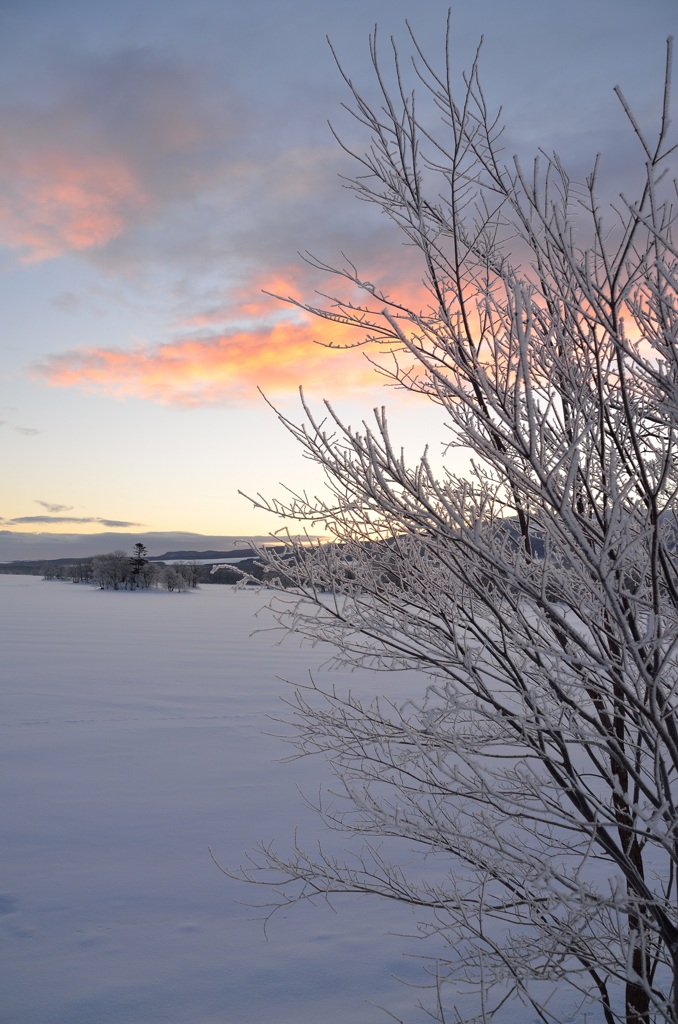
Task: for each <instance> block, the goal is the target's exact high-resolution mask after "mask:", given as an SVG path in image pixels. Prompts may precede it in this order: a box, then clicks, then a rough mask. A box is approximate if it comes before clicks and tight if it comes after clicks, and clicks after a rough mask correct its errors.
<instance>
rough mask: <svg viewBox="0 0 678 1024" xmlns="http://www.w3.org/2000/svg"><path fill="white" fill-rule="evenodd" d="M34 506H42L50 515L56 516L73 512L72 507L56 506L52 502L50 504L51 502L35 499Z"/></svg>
mask: <svg viewBox="0 0 678 1024" xmlns="http://www.w3.org/2000/svg"><path fill="white" fill-rule="evenodd" d="M35 504H36V505H42V507H43V508H46V509H47V511H48V512H51V513H52V514H56V513H57V512H72V511H73V505H57V504H55V503H54V502H51V501H40V499H39V498H36V499H35Z"/></svg>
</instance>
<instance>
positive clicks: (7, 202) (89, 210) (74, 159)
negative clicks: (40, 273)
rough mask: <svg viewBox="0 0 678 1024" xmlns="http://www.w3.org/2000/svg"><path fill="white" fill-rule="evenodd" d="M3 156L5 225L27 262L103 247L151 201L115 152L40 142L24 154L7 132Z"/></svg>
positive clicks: (0, 192)
mask: <svg viewBox="0 0 678 1024" xmlns="http://www.w3.org/2000/svg"><path fill="white" fill-rule="evenodd" d="M3 134H4V138H3V137H2V135H3ZM0 153H3V154H4V155H3V156H2V157H0V227H1V229H2V234H3V237H4V240H5V244H8V245H10V246H11V247H12V248H15V249H18V250H19V251H20V252H21V254H22V259H23V260H24V262H37V261H40V260H45V259H50V258H52V257H54V256H59V255H61V254H62V253H64V252H69V251H75V252H79V251H82V250H84V249H89V248H91V247H93V246H101V245H103V244H105V243H106V242H108V241H110V240H111V239H113V238H115V237H116V236H117V235H119V234H120V233H121V232H122V230H123V228H124V226H125V222H126V220H127V219H128V218H129V217H130V216H131V214H132V213H133V212H134V211H135V210H138V209H139V208H140V207H143V206H144V205H145V204H146V203H147V201H148V196H147V194H146V192H145V191H144V189H143V188H142V186H141V184H140V183H139V181H138V180H137V178H136V176H135V174H134V171H133V169H132V168H131V167H130V166H129V165H128V164H126V163H125V161H124V160H123V159H122V158H121V157H119V156H116V155H115V154H112V153H109V154H105V153H102V154H96V153H88V152H84V151H83V152H79V153H76V152H66V151H64V150H59V149H55V148H52V147H51V146H49V145H46V146H40V145H37V144H36V145H31V146H27V147H24V150H23V152H21V151H17V147H16V146H14V145H13V144H12V140H8V139H7V133H6V132H5V133H2V131H0Z"/></svg>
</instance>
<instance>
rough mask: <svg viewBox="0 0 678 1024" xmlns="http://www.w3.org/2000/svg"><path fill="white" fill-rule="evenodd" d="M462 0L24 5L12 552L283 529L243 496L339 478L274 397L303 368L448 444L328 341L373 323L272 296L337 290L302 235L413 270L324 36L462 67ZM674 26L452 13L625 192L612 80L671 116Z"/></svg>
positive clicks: (332, 255) (506, 1)
mask: <svg viewBox="0 0 678 1024" xmlns="http://www.w3.org/2000/svg"><path fill="white" fill-rule="evenodd" d="M447 8H448V3H447V0H444V2H439V0H425V2H424V3H419V4H417V5H414V4H412V3H407V2H405V0H344V2H342V3H341V4H337V3H334V2H332V3H330V2H325V0H249V2H248V3H246V4H243V3H242V2H240V0H238V2H235V0H173V2H172V3H171V4H167V3H165V2H162V0H115V2H112V0H96V2H92V0H59V3H54V2H53V0H20V2H19V0H0V310H1V311H2V312H1V319H0V478H1V479H2V498H1V501H0V560H2V559H9V558H18V557H31V556H33V557H45V555H46V552H47V551H48V550H49V551H50V552H54V553H55V555H57V554H58V553H59V546H60V545H70V547H69V550H70V551H73V552H75V550H76V545H77V546H78V552H79V553H83V554H87V553H96V551H97V550H101V549H102V544H104V540H105V541H106V544H104V547H103V550H109V549H110V545H109V546H106V545H107V544H109V540H115V539H116V538H119V540H120V543H115V544H114V545H113V546H116V547H119V546H123V547H124V546H126V543H127V539H128V540H129V545H132V544H133V543H134V542H135V541H136V540H137V539H138V537H139V536H143V537H145V538H146V537H147V538H149V539H150V543H149V549H152V550H151V553H152V554H153V553H155V554H158V553H161V551H163V550H166V548H167V546H168V545H169V546H170V547H171V546H172V545H171V543H170V542H171V541H173V540H174V541H178V539H181V540H182V541H183V540H185V539H186V536H187V535H190V534H196V535H201V536H200V537H197V538H195V541H196V542H195V545H194V546H195V547H197V548H200V547H201V546H207V545H203V544H202V539H209V541H210V545H211V544H212V542H215V541H216V540H218V539H220V540H223V541H224V543H225V542H226V541H227V540H229V539H238V538H247V537H250V536H264V535H266V534H268V533H269V532H270V531H272V530H275V529H278V528H279V527H280V526H281V525H282V524H281V523H280V522H279V521H277V520H275V519H274V518H273V517H272V516H270V515H269V514H267V513H265V512H263V511H261V510H256V509H254V508H253V507H252V505H251V503H250V502H248V501H247V500H246V499H245V498H244V497H242V496H241V495H240V493H239V491H243V492H245V493H246V494H249V495H255V494H257V493H259V492H261V493H263V494H264V495H267V496H271V495H275V494H277V493H280V484H281V483H282V484H284V485H285V486H288V487H290V488H292V489H295V488H302V489H303V488H305V489H307V490H310V491H313V490H316V489H318V488H321V487H322V480H321V478H320V475H319V473H318V471H317V470H316V469H315V467H313V466H312V465H310V464H309V462H308V461H307V460H304V459H303V458H302V457H301V454H300V452H299V451H298V450H297V448H296V447H295V444H294V442H293V440H292V439H291V438H290V437H289V436H288V434H287V433H286V432H285V430H284V429H283V428H282V426H281V425H280V423H279V422H278V420H277V418H276V416H275V413H274V412H273V411H272V410H271V408H270V406H269V405H267V404H266V402H265V401H264V399H263V398H262V395H261V392H263V393H264V394H265V395H266V396H267V398H268V399H269V400H270V401H271V402H272V403H273V404H274V405H275V406H276V407H278V408H279V409H280V410H281V411H282V412H283V413H284V414H285V415H288V416H292V417H298V408H299V398H298V388H299V386H300V385H303V387H304V390H305V393H306V395H307V397H308V398H309V400H310V402H311V403H312V405H313V406H314V407H318V408H319V407H320V406H321V403H322V400H323V399H329V400H330V401H331V402H332V403H333V405H334V406H335V407H336V408H337V409H338V410H339V412H340V413H341V415H342V418H343V419H344V420H345V421H347V422H349V423H353V424H357V423H359V422H360V421H361V420H362V419H363V418H365V417H369V416H370V413H371V410H372V408H373V407H375V406H377V405H379V406H380V405H383V404H385V405H386V406H387V409H388V410H389V412H390V416H391V421H392V425H393V434H394V437H395V440H396V441H397V442H398V443H402V444H403V445H405V448H406V451H407V452H409V453H411V457H413V458H416V457H417V456H418V455H419V454H420V452H421V450H422V449H423V447H424V445H425V444H426V443H431V445H432V446H433V448H434V451H435V450H437V449H436V447H435V446H436V445H438V449H439V448H440V442H441V441H442V440H444V438H445V435H444V432H442V430H441V424H440V422H439V421H438V419H437V416H436V413H435V411H434V410H432V409H427V408H426V407H425V406H422V405H421V403H418V404H417V403H415V402H414V400H413V399H411V398H408V397H407V396H404V395H403V394H400V393H398V392H395V391H393V390H392V389H385V388H384V386H383V383H382V381H381V379H380V378H379V377H378V376H377V375H376V374H375V372H374V370H373V368H372V366H371V364H370V363H369V361H368V360H367V359H366V358H365V352H364V350H363V349H362V348H361V349H358V350H355V349H354V350H350V351H329V350H328V349H326V348H324V347H323V346H322V345H319V344H317V342H318V341H320V342H322V341H325V342H328V341H334V342H345V343H347V344H350V343H351V341H352V340H356V339H355V338H352V337H350V336H345V335H341V336H339V334H338V333H337V329H336V328H332V331H331V332H330V329H329V328H328V325H327V324H326V323H323V322H318V321H314V320H313V319H312V318H311V317H310V316H309V315H306V314H303V313H301V312H300V311H299V310H298V309H296V308H294V307H290V306H288V305H285V304H284V303H282V302H280V301H278V300H276V299H274V298H272V297H271V296H270V295H269V294H267V293H268V292H273V293H274V294H282V295H285V296H286V295H291V296H293V297H294V298H297V299H300V300H304V299H306V300H309V301H313V300H314V298H315V295H314V291H315V290H316V289H321V290H322V289H323V288H327V287H329V286H331V283H330V284H328V282H327V281H326V280H324V279H322V278H320V276H319V275H318V273H317V272H316V271H313V270H312V269H311V268H310V267H309V266H308V265H307V264H305V263H304V262H303V260H302V259H301V258H300V257H299V255H298V254H299V253H300V252H301V253H303V252H311V253H313V254H314V255H316V256H317V257H319V258H320V259H322V260H325V261H327V262H329V263H333V262H334V263H337V262H341V255H340V254H341V253H342V252H343V253H346V254H347V256H348V257H349V258H351V259H352V260H353V261H354V262H355V263H357V264H358V265H359V266H360V268H361V269H363V270H364V273H365V276H366V277H368V278H369V279H370V280H378V281H379V282H380V283H381V284H383V285H384V286H386V287H389V288H390V289H392V290H393V291H395V290H397V288H398V287H406V286H407V282H406V281H405V280H404V277H403V274H404V266H405V265H404V263H403V259H402V254H403V247H402V240H401V239H399V238H398V237H397V236H396V235H394V234H393V231H392V229H391V228H390V227H389V223H388V221H387V218H385V217H383V215H382V216H381V217H380V216H379V214H378V212H377V211H374V210H371V209H369V208H368V207H366V206H365V204H364V203H360V202H358V201H357V200H356V197H355V196H354V195H352V194H351V193H350V191H349V190H347V189H346V188H344V187H342V179H341V177H340V176H341V175H342V174H347V173H350V172H351V165H350V161H349V160H348V157H347V156H346V155H345V154H344V153H342V151H341V150H340V149H339V147H338V145H337V143H336V142H335V140H334V138H333V136H332V134H331V131H330V128H329V127H328V121H330V122H332V124H333V125H335V126H336V127H337V128H338V129H339V131H340V132H341V133H342V134H343V137H345V138H347V139H348V141H349V142H351V143H355V144H356V145H358V144H359V143H360V138H359V136H358V135H356V134H355V132H356V127H355V126H354V125H353V124H352V123H351V122H350V120H349V119H348V118H347V116H346V114H345V112H344V111H343V110H342V106H341V104H342V102H344V101H345V100H346V99H347V96H346V86H345V84H344V83H343V82H342V79H341V76H340V75H339V73H338V70H337V68H336V65H335V63H334V60H333V58H332V54H331V52H330V49H329V47H328V44H327V38H326V37H328V36H329V38H330V39H331V41H332V44H333V46H334V48H335V50H336V52H337V54H338V56H339V59H340V60H341V62H342V65H343V67H344V69H345V71H346V73H347V74H348V75H350V77H351V78H352V79H353V80H354V82H355V83H356V84H357V85H358V87H359V88H360V89H361V90H363V91H364V92H365V93H366V94H367V95H368V96H369V95H370V94H371V90H372V89H373V79H372V75H371V68H370V62H369V50H368V37H369V34H370V32H371V31H372V30H373V28H374V26H375V24H376V25H377V26H378V34H379V38H380V45H381V48H382V51H383V53H384V55H385V57H386V56H387V54H388V40H389V37H390V36H394V37H395V39H396V40H397V41H398V43H399V46H400V51H401V53H402V54H406V53H407V52H408V46H407V33H406V26H405V22H406V20H409V21H410V24H411V26H412V29H413V30H414V32H415V34H416V35H417V37H418V39H419V40H420V42H421V45H422V48H423V49H424V51H425V52H426V53H427V54H428V55H430V57H431V59H432V61H433V63H435V64H438V65H440V63H441V61H442V58H443V56H444V27H445V19H446V13H447ZM676 24H678V16H677V10H676V4H675V0H571V2H570V3H568V4H562V3H559V2H555V0H474V2H473V3H472V4H471V3H468V2H466V3H460V4H458V5H457V6H453V8H452V25H453V36H452V38H453V56H454V62H455V68H458V72H459V76H460V77H461V73H462V71H463V69H464V68H465V67H468V65H469V63H470V62H471V60H472V58H473V55H474V53H475V49H476V46H477V44H478V41H479V39H480V37H481V36H483V49H482V58H481V75H482V79H483V82H484V87H485V92H486V95H487V98H488V100H489V102H490V104H491V105H494V106H499V105H500V104H501V105H502V106H503V110H504V117H505V121H506V124H507V131H506V136H505V142H506V147H507V150H509V151H510V152H511V153H512V152H516V153H519V154H520V155H521V156H523V157H527V158H531V157H532V156H533V155H534V153H535V152H536V150H537V149H538V148H539V147H540V146H541V147H543V148H545V149H546V150H548V151H551V150H553V149H556V150H557V151H558V152H559V154H560V155H561V156H562V157H563V159H564V161H565V163H566V164H567V166H568V167H570V168H571V169H572V170H573V174H574V175H575V176H576V175H579V176H580V177H583V176H584V175H585V174H586V173H587V172H588V170H590V167H591V165H592V162H593V159H594V156H595V154H596V153H597V152H598V151H599V150H602V151H603V154H604V157H605V158H606V159H604V161H603V165H602V173H603V175H604V176H605V175H606V176H607V177H606V181H607V185H606V187H607V188H609V189H610V190H611V192H610V194H615V193H616V192H618V191H619V190H620V189H621V188H622V187H624V185H625V184H626V183H627V179H628V176H629V175H631V173H632V171H631V168H632V166H634V164H636V163H637V152H636V150H635V148H634V143H633V139H632V138H631V136H630V134H629V132H628V128H627V125H626V124H625V121H624V116H623V114H622V111H621V109H620V106H619V103H618V101H617V100H616V98H615V96H614V93H613V87H614V86H615V85H617V84H619V85H621V86H622V88H623V90H624V92H625V94H626V95H627V97H628V99H629V100H630V102H631V104H632V105H633V107H634V110H635V111H636V112H637V114H638V117H639V119H640V120H641V122H642V123H643V124H644V125H646V126H650V125H652V124H654V123H656V120H657V116H658V111H659V104H660V99H661V84H662V73H663V60H664V48H665V40H666V37H667V35H669V34H670V33H671V32H672V31H673V30H674V29H675V27H676ZM362 143H363V144H364V143H365V140H364V139H363V140H362ZM410 283H411V282H410ZM95 535H96V536H95ZM175 546H176V545H175ZM38 552H39V553H38Z"/></svg>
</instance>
